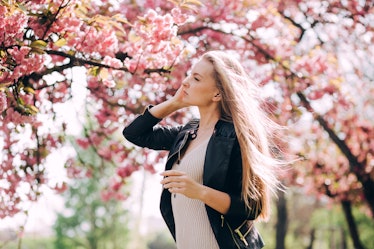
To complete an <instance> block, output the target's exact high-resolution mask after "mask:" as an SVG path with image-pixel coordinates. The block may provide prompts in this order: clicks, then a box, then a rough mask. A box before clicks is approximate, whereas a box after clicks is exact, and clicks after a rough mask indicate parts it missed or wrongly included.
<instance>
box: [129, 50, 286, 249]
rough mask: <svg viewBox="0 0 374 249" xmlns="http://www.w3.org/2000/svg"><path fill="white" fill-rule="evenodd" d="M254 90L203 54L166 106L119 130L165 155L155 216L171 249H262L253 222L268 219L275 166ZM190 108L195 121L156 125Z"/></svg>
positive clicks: (232, 66)
mask: <svg viewBox="0 0 374 249" xmlns="http://www.w3.org/2000/svg"><path fill="white" fill-rule="evenodd" d="M256 89H257V86H256V85H255V84H254V83H253V82H252V81H250V80H249V78H248V76H247V75H246V73H245V71H244V69H243V67H242V66H241V65H240V63H239V62H238V61H237V60H235V59H233V58H232V56H230V55H229V54H226V53H224V52H219V51H210V52H207V53H206V54H204V55H203V56H202V57H201V59H200V60H199V61H198V62H197V63H196V64H195V65H194V66H193V67H192V70H191V73H190V75H189V76H188V77H187V78H186V79H185V80H184V81H183V83H182V85H181V87H180V88H179V89H178V91H177V92H176V94H175V95H174V96H173V97H172V98H170V99H169V100H166V101H165V102H163V103H160V104H158V105H156V106H149V107H148V108H147V109H146V110H145V112H144V113H143V114H142V115H140V116H138V117H137V118H136V119H135V120H134V121H133V122H132V123H131V124H130V125H128V126H127V127H126V128H125V129H124V130H123V135H124V136H125V138H126V139H127V140H129V141H130V142H132V143H134V144H136V145H138V146H142V147H148V148H151V149H155V150H169V156H168V159H167V162H166V166H165V171H164V172H163V173H162V176H163V177H164V178H163V180H162V181H161V184H162V185H163V188H164V189H163V191H162V195H161V203H160V209H161V213H162V216H163V218H164V220H165V222H166V224H167V226H168V228H169V230H170V232H171V234H172V236H173V238H174V239H175V240H176V244H177V247H178V249H192V248H193V249H206V248H209V249H214V248H221V249H222V248H224V249H231V248H262V247H263V246H264V243H263V241H262V239H261V237H260V235H259V233H258V232H257V230H256V228H255V227H254V226H253V221H254V220H256V219H262V220H266V219H267V218H268V217H269V210H270V193H271V192H275V191H276V189H277V185H278V180H277V178H276V175H275V173H274V172H275V171H274V169H276V167H277V166H278V165H279V164H280V163H279V161H278V160H276V159H275V158H274V157H273V155H272V154H271V151H270V149H269V148H270V147H271V146H273V144H270V140H269V137H270V136H269V135H271V134H269V132H270V131H271V129H270V128H273V126H275V125H274V124H272V123H271V122H270V121H269V119H267V118H266V117H265V115H264V113H263V111H262V110H261V108H260V107H259V105H260V102H259V98H258V97H259V94H258V92H257V90H256ZM189 106H197V107H198V110H199V113H200V118H199V119H193V120H191V121H190V122H188V123H187V124H186V125H184V126H179V127H161V126H159V125H157V123H158V122H159V121H160V120H161V119H162V118H164V117H166V116H167V115H169V114H171V113H173V112H174V111H177V110H179V109H181V108H184V107H189Z"/></svg>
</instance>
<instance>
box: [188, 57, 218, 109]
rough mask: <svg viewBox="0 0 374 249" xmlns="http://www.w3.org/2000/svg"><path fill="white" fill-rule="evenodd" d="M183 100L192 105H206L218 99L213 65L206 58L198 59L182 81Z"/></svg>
mask: <svg viewBox="0 0 374 249" xmlns="http://www.w3.org/2000/svg"><path fill="white" fill-rule="evenodd" d="M182 85H183V89H182V90H183V93H184V98H183V100H184V101H185V102H186V103H188V104H190V105H193V106H207V105H210V104H212V103H213V102H215V101H218V100H219V99H218V98H217V96H216V95H217V94H218V93H219V91H218V89H217V87H216V83H215V80H214V78H213V65H212V63H210V62H209V61H208V60H206V59H200V60H199V61H198V62H197V63H196V64H195V65H194V66H193V67H192V68H191V73H190V74H189V75H188V76H187V78H185V79H184V80H183V82H182Z"/></svg>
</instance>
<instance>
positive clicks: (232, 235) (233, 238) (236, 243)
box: [221, 215, 240, 249]
mask: <svg viewBox="0 0 374 249" xmlns="http://www.w3.org/2000/svg"><path fill="white" fill-rule="evenodd" d="M221 219H222V225H223V222H224V217H223V215H221ZM226 225H227V227H228V228H229V230H230V233H231V237H232V240H233V241H234V243H235V245H236V247H237V248H238V249H240V246H239V244H238V242H236V239H235V235H234V233H233V231H232V229H231V227H230V225H229V223H227V222H226Z"/></svg>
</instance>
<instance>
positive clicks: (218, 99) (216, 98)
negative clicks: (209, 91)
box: [213, 92, 221, 101]
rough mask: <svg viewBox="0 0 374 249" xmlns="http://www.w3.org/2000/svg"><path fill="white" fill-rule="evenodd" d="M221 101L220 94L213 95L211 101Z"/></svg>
mask: <svg viewBox="0 0 374 249" xmlns="http://www.w3.org/2000/svg"><path fill="white" fill-rule="evenodd" d="M220 100H221V94H220V93H219V92H218V93H216V94H215V95H214V97H213V101H220Z"/></svg>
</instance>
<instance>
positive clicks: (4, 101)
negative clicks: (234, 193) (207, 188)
mask: <svg viewBox="0 0 374 249" xmlns="http://www.w3.org/2000/svg"><path fill="white" fill-rule="evenodd" d="M373 42H374V7H373V1H371V0H370V1H364V0H350V1H344V0H285V1H278V0H260V1H259V0H257V1H254V0H240V1H230V0H207V1H198V0H102V1H99V0H92V1H90V0H53V1H52V0H32V1H23V0H3V1H1V2H0V62H1V64H0V149H1V150H0V151H1V152H0V201H1V202H0V249H21V248H22V249H28V248H30V249H33V248H38V249H41V248H48V249H52V248H55V249H62V248H64V249H65V248H77V249H121V248H130V249H146V248H149V249H155V248H163V249H167V248H175V245H174V242H173V240H172V238H171V236H170V234H169V232H168V231H167V229H166V226H165V224H164V222H163V220H162V219H161V216H160V213H159V208H158V206H159V196H160V192H161V186H160V184H159V181H160V180H161V177H160V175H159V173H160V172H162V170H163V165H164V162H165V157H166V155H167V153H166V152H165V151H161V152H154V151H150V150H148V149H141V148H138V147H136V146H134V145H132V144H130V143H128V142H127V141H125V139H124V138H123V137H122V134H121V132H122V129H123V127H124V126H126V124H128V123H129V122H131V120H133V119H134V117H135V116H136V115H138V114H140V113H142V112H143V110H144V108H145V107H146V106H147V105H149V104H156V103H159V102H162V101H164V100H165V99H168V98H170V97H171V96H172V95H173V94H174V93H175V91H176V90H177V89H178V87H179V85H180V82H181V81H182V80H183V79H184V77H185V76H186V74H187V73H188V71H189V68H190V67H191V65H192V64H193V63H194V62H195V61H196V60H197V58H199V56H201V54H203V53H204V52H206V51H209V50H224V51H226V52H228V53H230V54H231V55H232V56H234V57H236V58H238V59H239V60H240V61H241V62H242V64H243V66H244V67H245V69H246V70H247V72H248V75H249V76H250V77H251V78H253V80H254V82H256V83H258V84H259V85H260V86H261V92H260V93H259V94H260V95H261V97H263V100H264V101H263V103H262V104H263V106H262V107H263V109H264V110H265V111H266V112H267V113H268V115H269V117H270V118H271V119H273V120H274V121H275V122H277V123H279V124H280V125H282V126H284V127H285V129H284V130H282V131H281V134H276V135H275V137H276V143H277V145H278V146H279V148H281V149H282V150H284V151H285V152H286V154H287V155H289V156H290V158H295V157H297V158H298V159H299V160H298V161H297V162H296V163H295V164H293V165H291V166H290V167H288V168H287V169H285V171H284V172H282V174H281V176H280V177H281V180H282V182H283V184H284V185H285V186H286V187H287V189H286V191H285V192H279V193H278V196H277V198H274V200H273V215H272V218H271V219H270V221H269V222H268V223H258V224H257V226H258V228H259V230H260V232H261V234H262V236H263V238H264V240H265V242H266V246H265V248H268V249H272V248H273V249H286V248H297V249H299V248H301V249H372V248H374V239H373V237H374V218H373V217H374V216H373V214H374V98H373V97H374V70H373V68H374V45H373V44H374V43H373ZM196 115H197V114H196V110H195V109H194V108H190V109H188V110H187V112H176V113H174V114H172V115H171V116H170V117H168V118H165V119H164V120H163V121H162V122H161V124H164V125H176V124H183V123H186V122H187V121H188V120H189V119H190V118H192V117H195V116H196Z"/></svg>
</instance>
